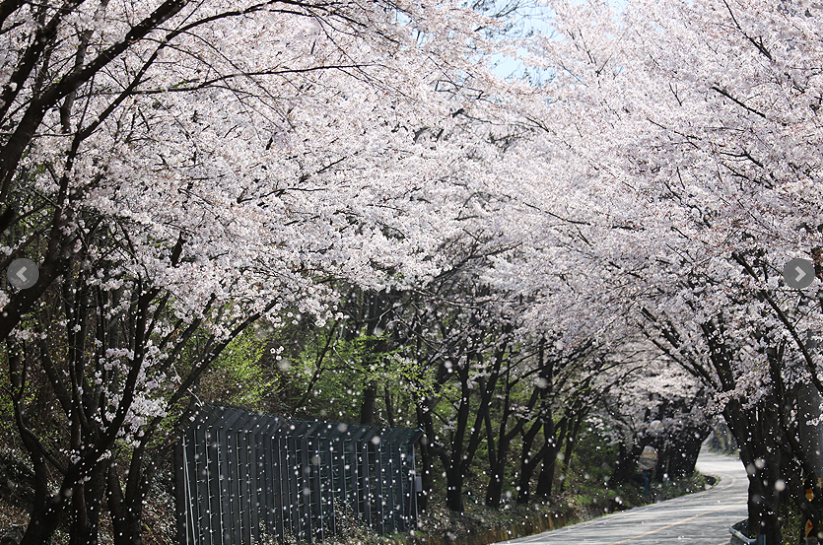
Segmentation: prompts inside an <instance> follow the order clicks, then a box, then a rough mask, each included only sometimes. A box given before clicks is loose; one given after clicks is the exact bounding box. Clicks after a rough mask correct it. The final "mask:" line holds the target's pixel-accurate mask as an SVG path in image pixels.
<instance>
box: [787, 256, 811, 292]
mask: <svg viewBox="0 0 823 545" xmlns="http://www.w3.org/2000/svg"><path fill="white" fill-rule="evenodd" d="M783 279H784V280H786V285H787V286H789V287H790V288H794V289H797V290H802V289H803V288H808V287H809V286H810V285H811V284H812V281H813V280H814V264H813V263H812V262H811V261H809V260H808V259H803V258H800V257H796V258H794V259H792V260H791V261H789V262H788V263H786V266H785V267H784V268H783Z"/></svg>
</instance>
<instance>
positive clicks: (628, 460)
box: [606, 443, 643, 489]
mask: <svg viewBox="0 0 823 545" xmlns="http://www.w3.org/2000/svg"><path fill="white" fill-rule="evenodd" d="M642 453H643V445H641V444H640V443H635V444H633V445H632V446H631V448H626V445H625V444H623V443H620V447H619V449H618V453H617V461H616V462H615V464H614V470H613V471H612V476H611V477H610V478H609V483H608V484H607V485H606V486H607V487H608V488H611V489H615V488H617V487H618V486H620V485H622V484H626V483H628V482H629V481H631V479H632V477H633V476H634V471H635V468H636V467H637V460H638V459H639V458H640V455H641V454H642Z"/></svg>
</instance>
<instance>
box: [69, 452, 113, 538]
mask: <svg viewBox="0 0 823 545" xmlns="http://www.w3.org/2000/svg"><path fill="white" fill-rule="evenodd" d="M106 469H107V468H106V467H105V466H104V464H98V465H97V466H95V467H94V469H93V470H92V471H91V474H90V475H89V477H90V479H89V480H88V481H86V482H85V483H82V484H81V483H78V484H76V485H75V486H74V490H73V492H72V495H71V503H70V504H69V513H70V521H71V523H70V526H69V545H97V543H98V531H99V526H100V506H101V503H102V501H103V493H104V492H105V488H106Z"/></svg>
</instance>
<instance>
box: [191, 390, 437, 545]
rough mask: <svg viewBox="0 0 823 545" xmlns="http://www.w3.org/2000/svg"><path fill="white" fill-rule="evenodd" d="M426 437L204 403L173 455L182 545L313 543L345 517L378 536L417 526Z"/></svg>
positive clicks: (336, 528) (332, 531)
mask: <svg viewBox="0 0 823 545" xmlns="http://www.w3.org/2000/svg"><path fill="white" fill-rule="evenodd" d="M422 435H423V433H422V432H421V431H419V430H413V429H407V428H383V427H376V426H357V425H346V424H342V423H336V422H301V421H290V420H285V419H283V418H280V417H277V416H273V415H268V414H260V413H252V412H248V411H244V410H241V409H236V408H230V407H219V406H204V407H203V408H201V409H200V410H199V411H198V412H197V414H196V415H195V418H194V420H193V421H192V423H191V425H190V426H189V427H188V429H187V430H186V431H185V432H184V434H183V435H182V437H181V441H180V442H179V443H178V445H177V449H176V452H175V456H176V460H175V468H176V474H177V521H178V536H179V537H178V539H179V542H180V543H185V544H187V545H251V544H252V543H255V542H258V541H259V540H260V538H261V536H262V535H263V534H266V535H269V536H273V537H275V538H277V539H278V540H280V541H282V540H283V539H284V537H285V536H289V535H290V536H294V537H296V538H297V539H298V540H300V541H308V542H313V541H315V540H320V539H323V538H324V537H326V536H328V535H330V534H335V533H339V531H340V529H341V527H342V525H343V523H344V521H343V519H342V517H344V516H348V517H359V518H360V519H361V520H362V521H364V522H365V523H366V524H368V525H369V526H370V527H372V528H374V529H375V530H376V531H377V532H379V533H387V532H394V531H405V530H407V529H411V528H415V527H416V525H417V494H416V492H417V491H418V487H419V478H416V477H415V471H414V445H415V443H417V441H418V440H419V439H420V437H421V436H422Z"/></svg>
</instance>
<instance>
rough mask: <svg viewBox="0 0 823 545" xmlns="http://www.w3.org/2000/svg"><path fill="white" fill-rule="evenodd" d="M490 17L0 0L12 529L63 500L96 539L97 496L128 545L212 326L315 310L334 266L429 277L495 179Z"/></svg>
mask: <svg viewBox="0 0 823 545" xmlns="http://www.w3.org/2000/svg"><path fill="white" fill-rule="evenodd" d="M490 24H492V23H491V22H489V21H488V20H486V19H484V18H482V17H479V16H478V15H476V14H475V13H474V12H472V11H470V10H467V9H465V8H461V7H460V6H458V5H456V4H451V3H444V4H438V5H437V6H422V5H418V4H415V3H400V4H398V3H394V2H392V3H384V4H383V3H373V4H368V5H363V4H359V3H355V2H342V3H341V2H325V1H322V0H321V1H318V2H312V1H309V2H290V1H285V2H254V1H238V2H233V3H231V4H230V5H225V4H224V3H219V2H197V3H194V2H185V1H183V2H178V1H166V2H160V1H158V2H142V1H141V2H124V3H116V4H115V3H111V2H108V1H107V0H100V1H98V2H83V1H77V2H70V3H68V4H66V3H54V2H44V3H36V4H35V3H27V2H15V1H4V2H3V3H2V4H0V40H1V41H2V50H3V51H4V56H3V58H2V60H0V88H2V95H1V96H0V127H2V131H3V132H2V137H0V157H1V159H0V183H1V184H2V187H0V201H2V207H3V208H2V213H0V217H1V218H2V220H1V223H2V226H3V240H2V244H3V246H2V250H3V255H4V259H3V269H4V270H5V268H6V267H7V266H8V264H9V263H10V262H11V261H12V260H13V259H15V258H17V257H21V256H25V257H29V258H31V259H33V260H35V261H37V262H38V264H39V267H40V279H39V281H38V283H37V284H36V285H35V286H34V287H32V288H30V289H26V290H14V289H8V290H6V291H3V292H2V293H0V307H2V310H3V312H2V316H0V339H2V340H3V341H4V342H5V344H6V349H7V352H6V359H7V361H8V365H9V377H10V384H11V385H12V392H11V395H12V399H13V401H14V408H15V418H16V422H17V426H18V429H19V431H20V434H21V438H22V443H23V445H24V447H25V449H26V451H27V452H28V455H29V457H30V459H31V463H32V465H33V467H34V470H35V474H36V475H37V486H36V491H35V502H34V508H33V511H32V516H31V521H30V524H29V527H28V530H27V532H26V535H25V537H24V540H23V543H25V544H26V545H28V544H35V543H44V542H46V541H47V540H48V539H49V536H50V535H51V534H52V533H53V532H54V530H55V528H56V527H57V525H58V524H59V523H60V522H61V520H63V515H64V514H65V515H66V516H67V520H68V522H69V523H70V527H71V540H72V542H73V543H96V542H97V539H98V537H97V536H98V521H99V516H100V513H101V504H102V502H103V501H105V502H106V504H107V506H108V509H109V512H110V514H111V517H112V525H113V527H114V530H115V536H114V539H115V542H116V543H123V544H125V543H140V542H141V532H142V523H141V515H142V501H143V498H144V497H145V494H146V493H147V490H148V486H149V483H150V481H151V478H152V474H153V472H154V470H155V464H154V459H155V457H156V456H159V454H158V453H159V452H162V450H161V449H162V447H164V446H166V447H167V446H168V443H167V439H166V436H165V434H164V432H165V431H168V429H169V426H170V424H169V419H171V420H175V419H177V418H179V417H181V416H185V411H184V409H185V406H186V403H187V402H188V401H189V400H190V394H191V392H192V387H193V386H194V385H195V384H196V383H197V381H198V377H199V376H200V375H201V374H202V373H203V372H204V370H205V369H206V368H207V367H208V365H209V363H210V362H211V361H213V360H214V359H215V358H216V357H218V356H219V355H220V354H221V353H222V352H223V351H224V350H226V347H227V346H229V345H230V343H231V341H232V340H233V339H234V338H236V337H237V336H238V335H239V334H240V333H242V332H243V331H244V330H245V329H246V328H247V327H249V326H250V325H252V324H254V323H255V322H256V321H258V320H267V321H269V322H270V323H272V324H274V325H278V324H280V323H282V322H283V321H284V320H300V319H301V318H302V317H304V316H311V317H312V319H314V320H316V321H318V323H323V322H324V321H326V320H329V319H333V318H336V316H335V312H336V311H335V309H334V302H333V301H334V299H335V293H334V290H333V283H332V282H331V281H332V280H335V279H346V280H348V281H349V282H351V283H353V284H356V285H358V286H360V287H361V288H362V289H366V290H382V289H384V288H385V287H386V286H391V285H396V286H410V285H416V284H425V283H426V282H427V281H428V280H429V279H431V278H432V277H433V276H434V275H436V274H438V273H439V272H440V269H441V267H442V266H443V263H442V260H441V259H440V256H439V253H438V251H437V250H438V248H439V247H440V245H441V244H442V241H443V240H446V239H448V238H453V237H454V236H455V234H456V233H459V232H462V229H463V228H464V225H465V218H466V217H467V216H471V215H473V214H477V213H484V212H483V210H482V206H480V205H479V204H477V203H476V202H475V201H473V198H474V197H475V196H476V195H481V194H486V193H488V192H489V191H491V190H493V189H494V188H495V187H497V185H498V184H499V183H500V182H499V180H498V178H497V175H498V174H499V173H500V172H502V171H503V167H502V166H500V165H499V164H498V163H499V162H500V157H501V156H500V153H499V149H500V145H499V143H498V139H499V138H503V137H505V135H506V134H507V133H508V132H509V129H508V128H507V125H508V123H507V120H508V119H509V117H510V116H509V115H508V114H507V113H506V111H507V107H506V105H505V104H504V103H503V102H501V101H500V100H493V99H491V98H488V97H499V96H501V93H502V91H501V90H500V87H499V86H498V84H497V81H496V79H495V78H494V77H493V76H492V75H491V74H490V73H489V72H488V71H487V70H486V68H485V63H484V62H478V59H480V58H482V56H483V55H484V53H485V51H486V47H487V42H486V40H485V38H484V37H483V36H482V35H481V34H479V33H478V32H476V29H480V28H484V27H486V28H488V25H490ZM484 214H485V213H484ZM35 386H37V387H38V388H39V392H40V393H41V394H43V395H48V396H49V397H50V398H51V399H53V403H51V404H50V406H49V415H48V418H47V419H45V421H46V422H45V424H44V420H41V419H38V418H35V415H34V414H32V412H31V408H32V393H33V391H34V390H33V387H35ZM44 425H45V426H46V427H44ZM49 426H50V427H49ZM54 475H56V476H57V483H56V488H54V486H55V483H53V482H52V481H51V480H50V476H54Z"/></svg>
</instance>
